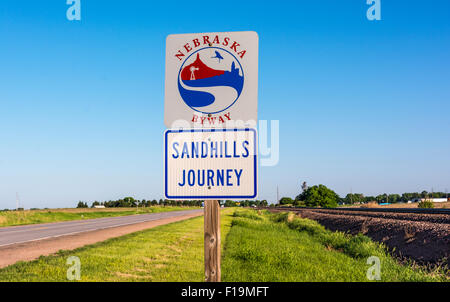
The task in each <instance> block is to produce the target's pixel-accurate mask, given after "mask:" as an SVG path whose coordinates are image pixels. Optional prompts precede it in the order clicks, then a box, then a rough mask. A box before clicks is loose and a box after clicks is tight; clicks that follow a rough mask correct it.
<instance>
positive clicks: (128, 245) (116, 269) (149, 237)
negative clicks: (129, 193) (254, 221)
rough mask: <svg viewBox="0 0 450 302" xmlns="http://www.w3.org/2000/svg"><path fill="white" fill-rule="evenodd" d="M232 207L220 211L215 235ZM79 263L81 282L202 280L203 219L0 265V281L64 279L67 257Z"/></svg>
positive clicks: (225, 228) (228, 222)
mask: <svg viewBox="0 0 450 302" xmlns="http://www.w3.org/2000/svg"><path fill="white" fill-rule="evenodd" d="M233 211H234V210H233V209H224V210H222V215H221V236H222V238H226V236H227V233H228V232H229V230H230V227H231V220H232V212H233ZM70 256H77V257H79V258H80V261H81V281H203V279H204V263H203V217H197V218H192V219H188V220H184V221H180V222H175V223H171V224H167V225H163V226H159V227H155V228H153V229H149V230H145V231H141V232H136V233H133V234H129V235H126V236H122V237H118V238H114V239H110V240H106V241H104V242H101V243H97V244H94V245H89V246H85V247H82V248H79V249H76V250H73V251H61V252H59V253H58V254H57V255H55V256H46V257H40V258H39V259H37V260H35V261H31V262H19V263H16V264H14V265H11V266H8V267H6V268H4V269H0V281H67V278H66V275H67V269H68V268H69V267H70V265H67V264H66V261H67V258H68V257H70Z"/></svg>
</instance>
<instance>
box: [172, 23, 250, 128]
mask: <svg viewBox="0 0 450 302" xmlns="http://www.w3.org/2000/svg"><path fill="white" fill-rule="evenodd" d="M257 98H258V35H257V34H256V32H252V31H247V32H223V33H200V34H179V35H169V36H168V37H167V40H166V78H165V106H164V108H165V109H164V110H165V112H164V123H165V124H166V126H167V127H168V128H172V127H180V126H182V125H189V126H190V127H194V128H195V127H202V128H204V127H211V128H214V127H229V126H227V125H226V124H227V123H229V124H231V125H232V126H233V127H236V125H240V126H250V127H255V126H256V121H257ZM180 121H181V123H180ZM236 121H239V122H238V123H235V122H236ZM177 122H178V123H177ZM184 127H187V126H184Z"/></svg>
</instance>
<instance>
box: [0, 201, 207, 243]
mask: <svg viewBox="0 0 450 302" xmlns="http://www.w3.org/2000/svg"><path fill="white" fill-rule="evenodd" d="M200 212H203V209H199V210H188V211H172V212H161V213H151V214H139V215H129V216H119V217H108V218H96V219H86V220H72V221H65V222H54V223H45V224H29V225H23V226H12V227H2V228H0V247H2V246H8V245H13V244H17V243H24V242H30V241H36V240H41V239H47V238H53V237H60V236H66V235H72V234H77V233H83V232H89V231H96V230H102V229H107V228H113V227H119V226H125V225H131V224H137V223H141V222H148V221H153V220H159V219H164V218H172V217H179V216H184V215H188V214H193V213H200Z"/></svg>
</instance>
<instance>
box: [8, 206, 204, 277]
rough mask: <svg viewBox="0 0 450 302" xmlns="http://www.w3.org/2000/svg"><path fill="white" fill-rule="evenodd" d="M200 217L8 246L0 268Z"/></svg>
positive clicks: (161, 220)
mask: <svg viewBox="0 0 450 302" xmlns="http://www.w3.org/2000/svg"><path fill="white" fill-rule="evenodd" d="M201 215H203V213H193V214H187V215H184V216H178V217H171V218H164V219H160V220H155V221H148V222H143V223H138V224H133V225H126V226H120V227H114V228H108V229H104V230H98V231H91V232H85V233H79V234H74V235H67V236H62V237H56V238H49V239H43V240H38V241H31V242H25V243H19V244H14V245H8V246H5V247H1V248H0V268H1V267H5V266H8V265H11V264H14V263H16V262H17V261H30V260H34V259H37V258H39V256H47V255H51V254H54V253H56V252H57V251H59V250H73V249H76V248H79V247H82V246H85V245H88V244H93V243H96V242H100V241H104V240H106V239H110V238H114V237H119V236H123V235H126V234H129V233H134V232H137V231H142V230H145V229H150V228H153V227H156V226H159V225H163V224H168V223H171V222H175V221H180V220H185V219H188V218H192V217H197V216H201Z"/></svg>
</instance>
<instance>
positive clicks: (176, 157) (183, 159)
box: [164, 128, 258, 199]
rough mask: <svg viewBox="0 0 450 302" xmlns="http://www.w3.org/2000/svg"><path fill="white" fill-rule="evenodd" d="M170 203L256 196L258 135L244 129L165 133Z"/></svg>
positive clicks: (166, 191) (166, 174)
mask: <svg viewBox="0 0 450 302" xmlns="http://www.w3.org/2000/svg"><path fill="white" fill-rule="evenodd" d="M164 145H165V159H164V163H165V167H164V171H165V175H164V185H165V190H164V192H165V197H166V198H167V199H251V198H255V197H256V196H257V189H258V188H257V181H258V180H257V174H258V173H257V162H258V161H257V154H258V153H257V133H256V130H255V129H253V128H245V129H219V128H217V129H187V130H166V132H165V134H164Z"/></svg>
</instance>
